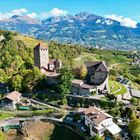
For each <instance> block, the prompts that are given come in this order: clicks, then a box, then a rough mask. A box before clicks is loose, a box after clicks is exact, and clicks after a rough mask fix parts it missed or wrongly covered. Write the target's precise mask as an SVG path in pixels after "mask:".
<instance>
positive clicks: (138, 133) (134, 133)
mask: <svg viewBox="0 0 140 140" xmlns="http://www.w3.org/2000/svg"><path fill="white" fill-rule="evenodd" d="M128 129H129V132H130V135H131V137H132V140H139V139H140V120H139V119H135V120H133V121H131V122H130V123H129V125H128Z"/></svg>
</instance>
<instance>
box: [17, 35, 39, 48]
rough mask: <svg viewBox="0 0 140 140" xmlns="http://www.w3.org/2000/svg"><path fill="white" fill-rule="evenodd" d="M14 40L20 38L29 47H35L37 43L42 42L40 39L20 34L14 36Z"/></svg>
mask: <svg viewBox="0 0 140 140" xmlns="http://www.w3.org/2000/svg"><path fill="white" fill-rule="evenodd" d="M15 40H22V41H23V42H24V43H25V45H26V46H27V47H28V46H29V47H31V48H33V47H35V46H36V45H37V44H38V43H40V42H42V41H41V40H37V39H35V38H31V37H26V36H21V35H17V36H15Z"/></svg>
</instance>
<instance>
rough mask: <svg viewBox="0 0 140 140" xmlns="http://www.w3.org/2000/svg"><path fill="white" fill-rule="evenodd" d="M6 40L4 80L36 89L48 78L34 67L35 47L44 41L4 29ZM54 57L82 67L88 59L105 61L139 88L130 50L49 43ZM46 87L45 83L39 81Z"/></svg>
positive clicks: (0, 72)
mask: <svg viewBox="0 0 140 140" xmlns="http://www.w3.org/2000/svg"><path fill="white" fill-rule="evenodd" d="M0 35H3V36H4V38H5V39H3V40H2V41H1V42H0V51H1V54H0V58H1V63H0V82H1V83H8V84H9V86H10V89H12V90H18V91H32V90H34V89H35V88H36V87H37V88H39V86H37V85H38V84H39V83H40V82H43V81H44V80H43V79H44V77H43V76H42V74H41V73H40V71H39V69H38V68H37V67H34V58H33V47H34V46H36V45H37V44H38V43H39V42H41V40H36V39H34V38H30V37H27V36H21V35H19V34H17V33H12V32H8V31H0ZM47 45H48V46H49V55H50V58H59V59H61V60H62V62H63V64H64V65H67V66H71V67H72V68H74V69H75V68H79V67H80V66H81V65H83V64H84V62H86V61H95V60H99V61H101V60H103V61H105V62H107V64H108V66H109V68H110V70H111V69H112V70H115V71H114V72H112V71H111V73H113V76H116V75H117V74H120V75H124V76H125V77H127V78H128V79H130V80H131V81H132V82H133V86H134V87H135V88H139V89H140V86H139V83H138V81H139V75H140V69H139V68H138V67H136V66H133V65H130V64H129V63H130V62H131V61H132V59H131V58H128V55H129V54H130V53H129V52H123V51H111V50H110V51H109V50H101V49H92V48H85V47H84V48H83V47H80V46H78V45H67V44H60V43H56V42H53V41H51V42H47ZM39 85H42V86H44V87H45V84H44V82H43V83H42V84H39ZM42 88H43V87H41V89H42Z"/></svg>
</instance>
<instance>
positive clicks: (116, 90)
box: [109, 81, 127, 95]
mask: <svg viewBox="0 0 140 140" xmlns="http://www.w3.org/2000/svg"><path fill="white" fill-rule="evenodd" d="M109 86H110V92H111V93H112V94H115V95H120V94H125V93H127V89H126V87H125V86H124V85H122V84H120V83H119V82H117V81H109Z"/></svg>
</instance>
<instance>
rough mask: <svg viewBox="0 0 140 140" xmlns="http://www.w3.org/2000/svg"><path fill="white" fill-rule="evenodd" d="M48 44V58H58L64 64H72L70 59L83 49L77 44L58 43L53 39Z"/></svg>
mask: <svg viewBox="0 0 140 140" xmlns="http://www.w3.org/2000/svg"><path fill="white" fill-rule="evenodd" d="M48 45H49V55H50V58H59V59H60V60H62V62H63V63H64V64H65V65H72V60H73V59H74V58H76V57H78V56H79V55H80V54H81V52H82V50H83V48H82V47H80V46H78V45H67V44H60V43H57V42H54V41H51V42H50V43H49V44H48Z"/></svg>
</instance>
